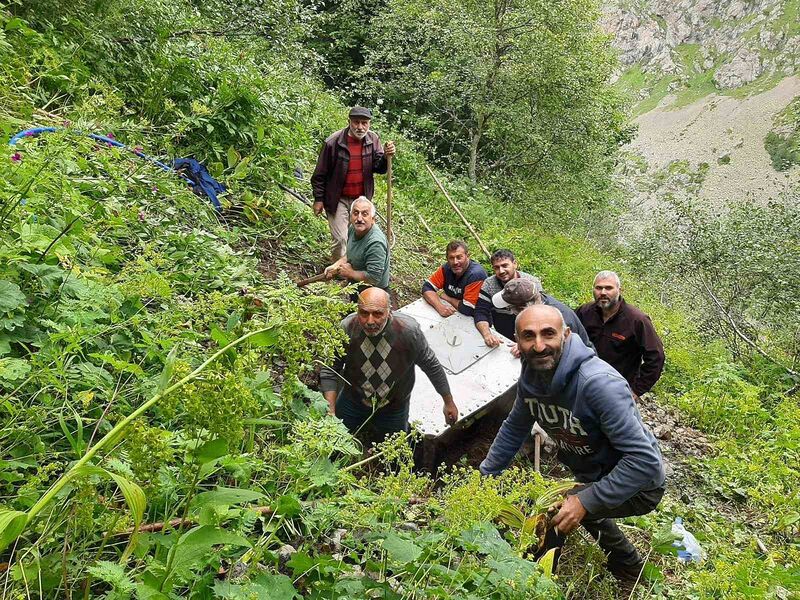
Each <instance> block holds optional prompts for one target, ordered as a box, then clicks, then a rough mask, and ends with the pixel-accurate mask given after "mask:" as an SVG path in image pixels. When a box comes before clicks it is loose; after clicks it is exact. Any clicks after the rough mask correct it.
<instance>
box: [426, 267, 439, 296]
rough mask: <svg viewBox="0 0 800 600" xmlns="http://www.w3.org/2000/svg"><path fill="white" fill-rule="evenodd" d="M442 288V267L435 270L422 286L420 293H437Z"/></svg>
mask: <svg viewBox="0 0 800 600" xmlns="http://www.w3.org/2000/svg"><path fill="white" fill-rule="evenodd" d="M443 287H444V267H439V268H438V269H436V271H435V272H434V274H433V275H431V276H430V277H428V279H427V280H426V281H425V283H423V284H422V292H423V293H425V292H438V291H439V290H441V289H442V288H443Z"/></svg>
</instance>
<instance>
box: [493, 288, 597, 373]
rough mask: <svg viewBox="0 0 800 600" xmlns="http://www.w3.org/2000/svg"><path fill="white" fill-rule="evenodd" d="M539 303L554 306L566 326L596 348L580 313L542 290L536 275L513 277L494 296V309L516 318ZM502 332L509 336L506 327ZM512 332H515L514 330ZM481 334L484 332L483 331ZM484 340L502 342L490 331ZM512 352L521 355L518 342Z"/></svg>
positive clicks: (585, 342) (496, 343) (587, 344)
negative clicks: (581, 319)
mask: <svg viewBox="0 0 800 600" xmlns="http://www.w3.org/2000/svg"><path fill="white" fill-rule="evenodd" d="M537 304H544V305H545V306H552V307H553V308H555V309H556V310H558V312H560V313H561V315H562V317H563V319H564V323H566V326H567V327H569V329H570V331H572V333H574V334H575V335H577V336H578V337H579V338H581V341H583V343H584V344H586V346H588V347H589V348H592V349H594V346H593V345H592V342H591V341H590V340H589V336H588V334H587V333H586V329H585V328H584V327H583V325H582V324H581V321H580V319H578V315H576V314H575V311H573V310H572V309H571V308H570V307H569V306H567V305H566V304H564V303H563V302H559V301H558V300H556V299H555V298H553V297H552V296H548V295H547V294H545V293H544V292H543V291H542V284H541V282H540V281H539V280H538V279H537V278H536V277H529V278H528V277H518V278H516V279H512V280H511V281H509V282H508V283H506V284H505V285H504V286H503V289H501V290H500V291H498V292H496V293H495V294H494V295H493V296H492V305H493V310H495V311H498V313H499V312H500V311H508V312H509V313H510V314H512V315H514V318H516V316H517V315H518V314H519V313H521V312H522V311H523V310H525V308H527V307H528V306H535V305H537ZM498 331H500V330H498ZM500 333H502V334H503V335H506V336H507V333H506V330H505V329H504V330H503V331H500ZM511 333H512V334H513V332H511ZM481 334H483V332H482V331H481ZM507 337H508V336H507ZM484 341H485V342H486V345H487V346H497V345H499V344H500V340H499V339H498V338H497V337H495V336H493V335H492V334H491V332H490V333H489V338H488V339H487V338H486V337H484ZM511 352H512V353H513V354H514V356H517V357H518V356H519V347H518V346H517V344H514V346H512V348H511Z"/></svg>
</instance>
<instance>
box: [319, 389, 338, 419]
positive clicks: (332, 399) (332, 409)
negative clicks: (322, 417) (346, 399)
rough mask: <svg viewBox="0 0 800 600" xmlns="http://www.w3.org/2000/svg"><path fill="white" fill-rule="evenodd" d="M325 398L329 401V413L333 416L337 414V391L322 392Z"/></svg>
mask: <svg viewBox="0 0 800 600" xmlns="http://www.w3.org/2000/svg"><path fill="white" fill-rule="evenodd" d="M322 395H323V396H325V400H327V401H328V414H329V415H330V416H332V417H335V416H336V392H335V391H330V392H325V393H323V394H322Z"/></svg>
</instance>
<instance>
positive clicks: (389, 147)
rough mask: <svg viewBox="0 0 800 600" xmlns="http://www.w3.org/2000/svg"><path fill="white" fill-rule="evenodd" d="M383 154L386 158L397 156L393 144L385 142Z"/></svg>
mask: <svg viewBox="0 0 800 600" xmlns="http://www.w3.org/2000/svg"><path fill="white" fill-rule="evenodd" d="M383 153H384V154H385V155H386V156H394V155H395V154H397V148H395V147H394V142H386V145H385V146H384V147H383Z"/></svg>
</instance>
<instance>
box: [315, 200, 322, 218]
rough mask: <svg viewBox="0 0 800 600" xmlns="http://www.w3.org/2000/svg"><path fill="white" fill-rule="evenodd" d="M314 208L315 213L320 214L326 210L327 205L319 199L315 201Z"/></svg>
mask: <svg viewBox="0 0 800 600" xmlns="http://www.w3.org/2000/svg"><path fill="white" fill-rule="evenodd" d="M313 209H314V214H315V215H317V216H319V215H321V214H322V211H323V210H325V205H324V204H322V202H320V201H319V200H317V201H316V202H314V206H313Z"/></svg>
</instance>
